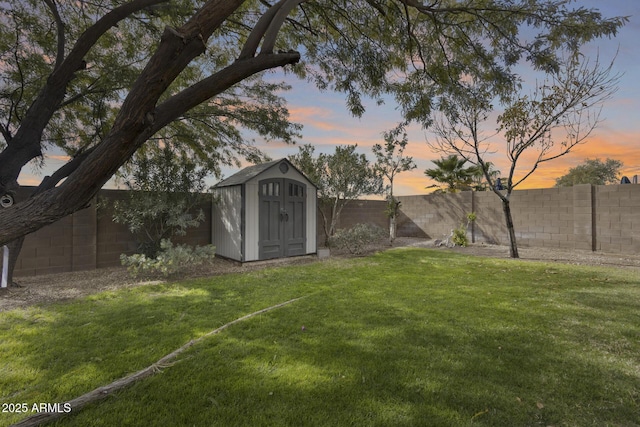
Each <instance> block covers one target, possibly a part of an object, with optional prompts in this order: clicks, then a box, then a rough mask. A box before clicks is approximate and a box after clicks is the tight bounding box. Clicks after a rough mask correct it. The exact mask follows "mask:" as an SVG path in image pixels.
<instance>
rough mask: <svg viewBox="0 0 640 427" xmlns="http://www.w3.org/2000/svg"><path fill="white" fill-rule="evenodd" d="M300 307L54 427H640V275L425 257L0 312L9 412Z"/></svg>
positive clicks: (390, 255) (209, 345)
mask: <svg viewBox="0 0 640 427" xmlns="http://www.w3.org/2000/svg"><path fill="white" fill-rule="evenodd" d="M299 296H306V297H305V298H303V299H302V300H300V301H297V302H295V303H293V304H290V305H287V306H285V307H282V308H279V309H277V310H274V311H270V312H268V313H265V314H262V315H260V316H257V317H254V318H252V319H249V320H246V321H243V322H242V323H239V324H236V325H233V326H232V327H230V328H229V329H227V330H225V331H223V332H222V333H221V334H218V335H215V336H212V337H209V338H207V339H206V340H204V341H203V342H201V343H199V344H198V345H196V346H194V347H193V348H192V349H190V350H189V351H187V352H186V353H184V354H183V355H181V356H180V357H179V361H177V363H175V364H173V365H172V366H170V367H167V368H166V369H164V370H163V371H162V372H161V373H159V374H157V375H155V376H153V377H151V378H148V379H145V380H143V381H141V382H138V383H136V384H135V385H133V386H132V387H130V388H128V389H126V390H124V391H121V392H118V393H116V394H115V395H114V396H111V397H108V398H107V399H105V400H103V401H101V402H99V403H97V404H93V405H90V406H89V407H87V408H85V409H83V410H82V411H79V412H78V413H76V414H73V415H72V416H70V417H66V418H64V419H62V420H61V421H59V422H58V423H57V424H55V425H63V426H109V427H111V426H127V425H129V426H169V425H171V426H225V427H227V426H304V425H309V426H467V425H478V426H537V425H542V426H549V425H553V426H607V425H610V426H637V425H640V274H638V273H637V272H634V271H630V270H615V269H606V268H587V267H578V266H568V265H560V264H548V263H532V262H518V261H512V260H498V259H487V258H475V257H467V256H463V255H459V254H454V253H450V252H446V251H434V250H427V249H396V250H391V251H387V252H385V253H381V254H377V255H375V256H371V257H366V258H357V259H348V260H345V259H339V260H330V261H327V262H318V263H313V264H309V265H304V266H299V265H298V266H289V267H281V268H270V269H266V270H261V271H257V272H252V273H245V274H235V275H229V276H222V277H215V278H210V279H201V280H194V281H188V282H184V283H177V284H166V285H150V286H145V287H140V288H134V289H124V290H121V291H117V292H106V293H101V294H98V295H95V296H92V297H90V298H86V299H83V300H78V301H73V302H69V303H64V304H56V305H49V306H42V307H35V308H29V309H18V310H13V311H9V312H3V313H0V360H1V362H0V396H1V397H0V403H2V404H5V403H6V404H8V403H27V404H28V405H32V404H33V403H36V402H49V403H53V402H64V401H65V400H70V399H72V398H74V397H76V396H78V395H81V394H83V393H85V392H87V391H90V390H92V389H94V388H96V387H98V386H101V385H106V384H107V383H109V382H111V381H113V380H115V379H117V378H120V377H122V376H125V375H126V374H128V373H131V372H133V371H136V370H139V369H142V368H144V367H146V366H148V365H150V364H151V363H153V362H155V361H156V360H158V359H159V358H161V357H162V356H164V355H165V354H167V353H170V352H171V351H173V350H174V349H176V348H178V347H180V346H181V345H183V344H184V343H186V342H188V341H189V340H191V339H193V338H197V337H199V336H202V335H203V334H205V333H207V332H209V331H211V330H213V329H215V328H217V327H219V326H221V325H223V324H225V323H227V322H229V321H231V320H234V319H236V318H238V317H241V316H243V315H245V314H248V313H251V312H254V311H257V310H259V309H262V308H265V307H269V306H271V305H274V304H277V303H280V302H283V301H286V300H289V299H292V298H295V297H299ZM303 326H304V328H303ZM23 417H24V415H22V416H12V415H10V414H7V413H2V414H0V425H8V424H10V423H11V422H16V421H18V420H19V419H20V418H23Z"/></svg>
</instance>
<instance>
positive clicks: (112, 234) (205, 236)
mask: <svg viewBox="0 0 640 427" xmlns="http://www.w3.org/2000/svg"><path fill="white" fill-rule="evenodd" d="M31 191H33V189H32V188H26V189H21V191H20V193H19V194H18V197H22V198H26V197H28V195H29V194H30V192H31ZM126 197H128V195H127V192H126V191H123V190H102V191H100V193H99V195H98V198H96V199H94V200H93V201H92V202H91V203H90V205H89V207H87V208H85V209H82V210H80V211H78V212H76V213H74V214H72V215H69V216H67V217H65V218H63V219H61V220H60V221H58V222H56V223H54V224H51V225H48V226H46V227H43V228H42V229H40V230H38V231H36V232H34V233H32V234H30V235H28V236H26V238H25V241H24V244H23V248H22V251H21V252H20V256H19V257H18V260H17V263H16V269H15V271H14V275H15V276H16V277H19V276H31V275H40V274H49V273H63V272H69V271H81V270H91V269H95V268H104V267H114V266H119V265H121V264H120V255H121V254H123V253H126V254H133V253H135V251H136V247H137V243H136V239H135V236H134V235H132V234H131V232H129V230H128V229H127V227H126V226H125V225H122V224H116V223H114V222H113V221H112V215H113V210H112V209H111V206H110V204H109V203H98V201H99V200H102V201H104V200H105V199H108V200H110V201H111V202H113V201H115V200H123V199H124V198H126ZM18 200H20V199H18ZM202 210H203V213H204V216H205V219H204V221H203V222H202V223H201V224H200V226H198V227H196V228H193V229H190V230H188V232H187V234H186V235H185V236H178V237H176V238H175V239H174V240H175V242H174V243H176V244H178V243H186V244H190V245H206V244H209V243H210V242H211V204H210V203H204V204H203V205H202Z"/></svg>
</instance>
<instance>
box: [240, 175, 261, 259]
mask: <svg viewBox="0 0 640 427" xmlns="http://www.w3.org/2000/svg"><path fill="white" fill-rule="evenodd" d="M259 176H260V178H261V179H262V177H263V174H261V175H259ZM258 191H259V186H258V180H251V181H249V182H247V183H246V184H245V195H244V200H245V207H246V217H245V218H246V223H245V230H244V231H245V236H244V238H245V257H244V261H257V260H259V259H260V256H259V248H258V240H259V239H260V228H259V227H260V206H259V203H260V197H259V194H258Z"/></svg>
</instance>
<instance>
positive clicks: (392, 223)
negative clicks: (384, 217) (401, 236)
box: [389, 213, 396, 244]
mask: <svg viewBox="0 0 640 427" xmlns="http://www.w3.org/2000/svg"><path fill="white" fill-rule="evenodd" d="M389 219H390V221H389V243H391V244H393V241H394V240H395V239H396V214H395V213H394V214H393V215H391V218H389Z"/></svg>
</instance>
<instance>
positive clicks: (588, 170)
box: [556, 158, 622, 187]
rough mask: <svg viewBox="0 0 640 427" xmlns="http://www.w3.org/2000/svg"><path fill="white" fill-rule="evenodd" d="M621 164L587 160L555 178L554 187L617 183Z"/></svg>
mask: <svg viewBox="0 0 640 427" xmlns="http://www.w3.org/2000/svg"><path fill="white" fill-rule="evenodd" d="M620 168H622V162H621V161H620V160H614V159H609V158H607V159H606V160H605V161H604V162H603V161H602V160H600V159H587V160H585V161H584V163H582V164H580V165H578V166H576V167H573V168H571V169H569V172H567V174H566V175H563V176H561V177H560V178H556V187H572V186H574V185H579V184H592V185H607V184H616V183H617V182H618V181H619V179H620V178H619V175H620Z"/></svg>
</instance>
